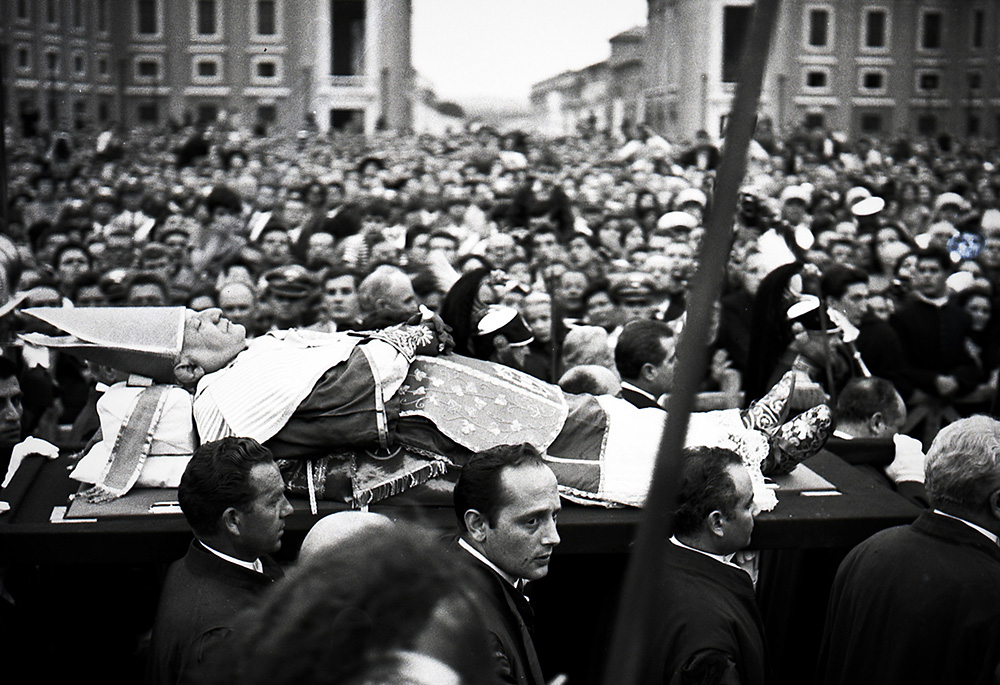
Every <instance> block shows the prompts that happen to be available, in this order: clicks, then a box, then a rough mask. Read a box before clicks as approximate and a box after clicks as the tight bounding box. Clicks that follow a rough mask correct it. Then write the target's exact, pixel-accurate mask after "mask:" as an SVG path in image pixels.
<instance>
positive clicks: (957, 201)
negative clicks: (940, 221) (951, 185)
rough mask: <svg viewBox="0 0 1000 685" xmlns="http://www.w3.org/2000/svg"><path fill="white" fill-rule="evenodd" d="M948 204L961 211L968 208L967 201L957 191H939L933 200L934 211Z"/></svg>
mask: <svg viewBox="0 0 1000 685" xmlns="http://www.w3.org/2000/svg"><path fill="white" fill-rule="evenodd" d="M948 205H955V206H957V207H958V208H959V209H960V210H962V211H963V212H964V211H965V210H967V209H968V208H969V201H968V200H966V199H965V198H964V197H962V196H961V195H959V194H958V193H941V194H940V195H938V196H937V199H936V200H934V211H937V210H939V209H941V208H942V207H947V206H948Z"/></svg>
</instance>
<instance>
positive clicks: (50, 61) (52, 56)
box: [45, 52, 59, 74]
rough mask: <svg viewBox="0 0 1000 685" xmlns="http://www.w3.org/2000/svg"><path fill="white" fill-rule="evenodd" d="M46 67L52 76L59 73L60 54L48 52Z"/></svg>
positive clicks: (46, 54)
mask: <svg viewBox="0 0 1000 685" xmlns="http://www.w3.org/2000/svg"><path fill="white" fill-rule="evenodd" d="M45 66H46V67H48V70H49V73H50V74H55V73H56V72H57V71H59V53H58V52H46V53H45Z"/></svg>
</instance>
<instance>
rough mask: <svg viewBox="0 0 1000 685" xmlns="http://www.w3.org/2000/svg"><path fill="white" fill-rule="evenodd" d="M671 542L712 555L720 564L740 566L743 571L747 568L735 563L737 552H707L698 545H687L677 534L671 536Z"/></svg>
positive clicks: (708, 555)
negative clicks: (724, 553)
mask: <svg viewBox="0 0 1000 685" xmlns="http://www.w3.org/2000/svg"><path fill="white" fill-rule="evenodd" d="M670 542H672V543H673V544H675V545H677V546H678V547H682V548H684V549H689V550H691V551H692V552H697V553H698V554H704V555H705V556H706V557H711V558H712V559H715V560H716V561H718V562H719V563H720V564H725V565H726V566H732V567H733V568H739V569H740V570H741V571H744V570H745V569H742V568H740V567H739V566H737V565H736V564H734V563H733V557H734V556H736V553H735V552H734V553H733V554H726V555H722V554H712V553H711V552H706V551H705V550H703V549H698V548H697V547H692V546H691V545H685V544H684V543H683V542H681V541H680V540H678V539H677V536H676V535H671V536H670Z"/></svg>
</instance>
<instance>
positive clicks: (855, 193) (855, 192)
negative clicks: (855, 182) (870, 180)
mask: <svg viewBox="0 0 1000 685" xmlns="http://www.w3.org/2000/svg"><path fill="white" fill-rule="evenodd" d="M871 196H872V194H871V191H870V190H868V189H867V188H865V187H863V186H854V187H853V188H851V189H850V190H848V191H847V192H846V193H844V204H845V205H846V206H848V207H853V206H854V204H855V203H856V202H858V201H860V200H864V199H865V198H866V197H871Z"/></svg>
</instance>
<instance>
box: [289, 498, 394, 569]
mask: <svg viewBox="0 0 1000 685" xmlns="http://www.w3.org/2000/svg"><path fill="white" fill-rule="evenodd" d="M392 526H393V523H392V519H390V518H388V517H387V516H383V515H382V514H373V513H371V512H368V511H338V512H337V513H335V514H330V515H329V516H324V517H323V518H321V519H320V520H319V521H317V522H316V523H314V524H313V527H312V528H310V529H309V532H308V533H306V537H305V539H304V540H303V541H302V547H301V549H300V550H299V563H300V564H302V563H307V562H308V561H309V559H311V558H312V557H314V556H315V555H316V554H318V553H319V552H321V551H323V550H326V549H330V548H331V547H336V546H337V545H339V544H340V543H342V542H344V541H345V540H347V539H348V538H351V537H353V536H354V535H356V534H358V533H359V532H361V531H368V530H371V529H374V528H391V527H392Z"/></svg>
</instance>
